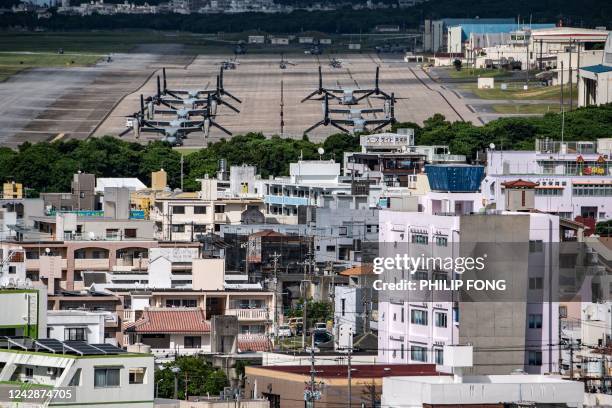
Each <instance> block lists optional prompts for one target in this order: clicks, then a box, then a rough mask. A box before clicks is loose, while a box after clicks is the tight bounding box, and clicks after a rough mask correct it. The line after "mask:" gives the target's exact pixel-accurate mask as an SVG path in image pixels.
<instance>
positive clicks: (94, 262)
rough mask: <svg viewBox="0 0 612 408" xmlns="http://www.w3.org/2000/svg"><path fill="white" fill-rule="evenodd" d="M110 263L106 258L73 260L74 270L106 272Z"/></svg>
mask: <svg viewBox="0 0 612 408" xmlns="http://www.w3.org/2000/svg"><path fill="white" fill-rule="evenodd" d="M109 265H110V261H109V259H108V258H80V259H75V260H74V268H75V269H102V270H108V268H109Z"/></svg>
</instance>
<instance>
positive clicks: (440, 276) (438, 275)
mask: <svg viewBox="0 0 612 408" xmlns="http://www.w3.org/2000/svg"><path fill="white" fill-rule="evenodd" d="M447 278H448V273H446V272H440V271H434V273H433V280H434V281H445V280H446V279H447Z"/></svg>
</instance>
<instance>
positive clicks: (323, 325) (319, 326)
mask: <svg viewBox="0 0 612 408" xmlns="http://www.w3.org/2000/svg"><path fill="white" fill-rule="evenodd" d="M314 329H315V330H327V323H323V322H319V323H315V326H314Z"/></svg>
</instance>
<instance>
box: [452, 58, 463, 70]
mask: <svg viewBox="0 0 612 408" xmlns="http://www.w3.org/2000/svg"><path fill="white" fill-rule="evenodd" d="M462 65H463V62H461V60H460V59H459V58H457V59H456V60H454V61H453V66H454V67H455V69H456V70H457V71H461V66H462Z"/></svg>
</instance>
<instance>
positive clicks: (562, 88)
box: [560, 61, 564, 112]
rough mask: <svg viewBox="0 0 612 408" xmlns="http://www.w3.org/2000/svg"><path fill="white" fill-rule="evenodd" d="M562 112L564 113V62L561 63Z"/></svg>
mask: <svg viewBox="0 0 612 408" xmlns="http://www.w3.org/2000/svg"><path fill="white" fill-rule="evenodd" d="M560 72H561V112H563V105H564V103H563V61H561V71H560Z"/></svg>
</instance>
